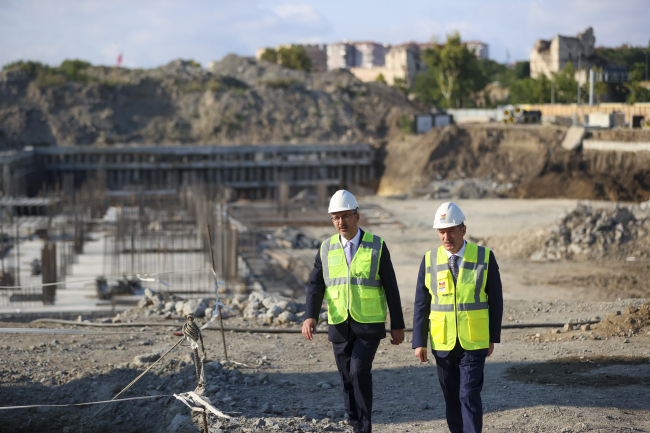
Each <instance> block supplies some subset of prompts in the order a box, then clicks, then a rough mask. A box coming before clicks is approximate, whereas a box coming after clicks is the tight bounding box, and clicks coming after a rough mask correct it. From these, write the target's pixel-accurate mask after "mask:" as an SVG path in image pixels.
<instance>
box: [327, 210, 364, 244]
mask: <svg viewBox="0 0 650 433" xmlns="http://www.w3.org/2000/svg"><path fill="white" fill-rule="evenodd" d="M332 224H334V228H336V231H337V232H339V234H340V235H341V236H343V237H344V238H345V239H347V240H350V239H352V238H353V237H355V236H356V234H357V229H358V227H359V213H358V212H356V211H354V210H346V211H342V212H333V213H332Z"/></svg>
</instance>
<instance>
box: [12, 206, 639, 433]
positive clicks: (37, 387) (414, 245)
mask: <svg viewBox="0 0 650 433" xmlns="http://www.w3.org/2000/svg"><path fill="white" fill-rule="evenodd" d="M440 202H441V201H440V200H422V199H409V200H396V199H388V198H378V197H370V198H367V199H364V200H363V201H362V206H363V205H364V204H370V203H372V204H376V205H379V206H381V207H382V208H384V209H386V210H388V211H389V212H390V213H391V215H392V219H391V223H390V224H386V225H381V224H375V225H372V226H368V227H364V223H363V215H362V220H361V224H360V225H361V227H362V228H366V229H367V230H369V231H371V232H372V233H374V234H377V235H379V236H382V237H383V238H384V239H385V241H386V244H387V245H388V247H389V249H390V252H391V257H392V260H393V264H394V266H395V270H396V274H397V276H398V282H399V285H400V292H401V294H402V303H403V309H404V313H405V316H406V317H405V318H406V322H407V326H410V323H412V315H413V307H412V302H413V297H414V291H415V280H416V277H417V271H418V269H419V266H420V261H421V258H422V256H423V254H424V253H425V252H426V251H427V250H430V249H434V248H437V246H438V245H439V241H438V240H437V236H436V233H435V231H434V230H433V229H432V228H431V224H432V219H433V215H434V213H435V210H436V208H437V207H438V206H439V205H440ZM456 202H457V203H458V204H459V205H460V206H461V208H462V209H463V210H464V212H465V214H466V215H467V218H468V220H467V226H468V236H470V237H471V238H472V239H476V240H479V241H480V242H482V243H484V244H485V245H486V246H488V247H492V248H493V250H494V252H495V255H496V258H497V261H498V263H499V266H500V270H501V277H502V281H503V286H504V297H505V311H504V318H503V323H504V324H506V325H517V326H520V325H525V324H533V325H535V324H540V325H545V324H552V323H557V324H559V325H561V324H565V323H569V322H571V323H576V322H583V321H602V320H605V322H603V323H601V324H597V325H593V328H591V329H590V328H588V327H586V326H585V327H583V328H582V329H573V328H572V327H563V326H557V327H541V326H540V327H534V326H533V327H526V328H515V329H504V330H503V332H502V340H501V344H497V345H496V349H495V352H494V354H493V355H492V356H491V357H490V358H488V362H487V365H486V369H485V383H484V387H483V393H482V396H483V405H484V410H485V428H484V430H485V431H488V432H564V433H567V432H628V431H640V432H643V431H646V432H647V431H650V387H649V385H650V382H649V380H650V379H649V378H650V317H648V311H649V310H648V308H647V307H646V308H641V310H638V311H637V308H639V307H642V306H643V305H644V304H646V303H647V302H648V300H649V299H648V298H650V287H649V286H648V284H647V281H648V279H649V277H650V271H649V269H650V259H649V258H648V255H647V251H645V250H644V251H633V252H632V253H633V254H635V255H634V257H635V259H634V260H628V259H627V257H622V256H620V257H619V255H614V254H613V255H611V256H608V255H605V256H603V257H601V258H600V259H598V260H596V259H594V260H591V259H588V258H586V257H585V258H582V259H579V258H576V259H574V260H565V261H558V262H532V261H530V260H529V258H530V255H531V254H532V253H533V252H534V251H535V250H536V249H539V247H540V244H541V243H542V241H543V240H544V239H545V237H547V236H548V229H549V228H550V227H552V226H554V225H556V224H557V217H558V215H559V214H561V213H563V212H567V211H570V210H571V209H573V208H574V207H575V206H576V201H575V200H509V199H508V200H503V199H502V200H499V199H494V200H493V199H483V200H458V201H456ZM592 205H593V206H594V207H599V206H603V207H606V208H608V209H613V208H614V207H615V204H613V203H606V202H602V203H600V202H599V203H592ZM304 230H305V232H306V233H308V234H310V235H312V236H314V237H318V238H321V239H322V238H325V237H326V236H331V234H333V233H334V232H333V229H327V228H322V227H320V228H318V227H312V228H305V229H304ZM148 320H155V319H153V316H152V317H151V318H149V319H148ZM161 320H162V319H161ZM166 323H168V325H167V326H160V327H137V328H129V327H124V328H94V327H93V328H87V327H83V326H74V327H71V326H67V325H60V324H39V325H36V324H32V325H27V324H18V323H8V322H7V323H2V324H0V326H2V327H3V328H15V327H30V328H56V329H61V328H66V329H73V328H76V329H78V330H92V331H102V330H103V331H107V332H123V333H124V334H107V335H51V334H16V333H5V332H0V360H1V361H0V406H12V405H28V404H65V403H71V402H74V403H81V402H87V401H97V400H108V399H110V398H112V397H113V396H114V395H115V394H116V393H117V392H119V390H120V389H122V388H123V387H124V386H126V385H127V384H128V383H130V382H131V381H132V380H133V379H134V378H135V377H136V376H137V375H138V374H140V372H142V371H143V369H144V368H145V367H144V366H143V365H138V364H136V363H135V360H134V358H135V357H136V355H142V354H143V353H150V352H156V351H160V350H161V349H165V348H169V347H171V345H173V344H174V343H175V342H176V341H177V339H178V338H179V337H177V336H173V334H172V332H173V331H178V330H179V329H180V327H181V326H182V322H177V323H174V322H169V321H166ZM224 325H225V326H227V327H256V328H257V327H259V326H260V324H259V321H258V320H257V319H243V318H237V317H233V318H229V319H226V320H225V321H224ZM324 326H325V325H324V324H321V328H320V329H321V331H320V333H319V334H317V337H316V339H315V340H314V341H313V342H309V341H307V340H305V339H304V338H303V337H302V336H301V335H300V334H298V333H283V334H276V333H274V331H273V330H272V329H271V328H272V327H267V329H269V331H268V332H265V331H262V332H251V333H233V332H228V333H226V338H227V341H228V354H229V357H230V359H231V360H234V361H238V362H240V363H244V364H246V365H247V366H237V367H236V369H237V370H239V371H240V372H241V375H240V373H229V374H227V375H226V374H224V373H223V370H222V369H214V370H213V369H210V368H207V369H206V372H207V373H208V374H207V380H208V385H207V387H206V388H207V389H208V392H207V395H208V396H209V397H210V399H211V401H212V402H213V403H214V405H215V406H216V407H218V408H219V409H221V410H223V411H225V412H227V413H230V414H231V415H232V416H233V417H234V418H233V419H231V420H218V419H217V418H212V417H210V418H209V419H210V422H209V423H210V425H211V431H212V432H215V433H216V432H219V431H227V432H265V431H290V432H303V431H308V432H312V431H351V428H350V427H349V426H348V425H346V422H345V420H344V419H343V418H342V412H341V411H342V409H343V397H342V391H341V387H340V385H339V377H338V373H337V371H336V367H335V364H334V359H333V355H332V349H331V345H330V344H329V343H328V342H327V334H326V329H325V327H324ZM288 329H292V330H294V332H295V331H297V330H298V329H299V325H298V324H295V325H293V326H288ZM630 330H632V331H630ZM55 340H56V341H55ZM220 340H221V338H220V336H219V333H218V332H216V331H206V333H205V343H206V350H207V352H208V358H209V360H210V361H213V360H217V359H223V349H222V347H221V341H220ZM410 340H411V333H407V342H405V343H404V344H403V345H400V346H392V345H391V344H390V342H389V340H388V339H386V340H384V341H383V342H382V344H381V345H380V348H379V351H378V353H377V357H376V359H375V362H374V367H373V378H374V389H375V404H374V410H373V412H374V413H373V420H374V425H375V429H374V430H375V431H377V432H395V431H404V432H407V431H409V432H421V431H427V432H444V431H448V430H447V428H446V422H445V407H444V400H443V396H442V392H441V390H440V386H439V384H438V381H437V376H436V369H435V362H434V361H433V360H432V359H430V360H429V362H428V363H426V364H420V363H419V362H418V361H417V360H416V358H415V357H414V356H413V350H412V349H411V344H410ZM190 353H191V350H190V348H189V347H181V348H178V349H176V350H174V351H173V352H171V353H170V355H168V356H167V358H165V360H164V362H161V365H160V366H156V367H154V368H153V369H152V371H151V373H148V374H147V375H145V376H144V377H143V379H141V380H140V381H139V382H138V383H137V384H136V385H135V386H134V387H133V390H132V391H129V392H128V393H127V394H126V396H127V397H137V396H146V395H165V396H170V395H172V394H173V393H178V392H185V391H189V390H192V389H194V386H195V383H196V377H195V372H194V366H193V365H192V363H191V362H190V361H191V357H190V356H189V355H190ZM430 358H432V357H430ZM172 360H173V361H174V362H172ZM233 368H235V367H234V366H232V365H231V366H225V367H224V369H225V370H232V369H233ZM233 377H238V379H236V380H232V379H231V378H233ZM246 378H249V379H246ZM325 382H327V384H325ZM330 385H331V386H330ZM268 404H270V405H272V406H273V408H272V409H270V408H269V405H268ZM99 407H100V406H93V407H62V408H38V409H16V410H11V411H2V412H0V413H1V414H2V420H3V422H2V423H0V432H4V431H7V432H9V431H11V432H14V431H25V432H27V431H44V432H45V431H47V432H49V431H52V432H55V431H57V432H59V431H63V432H73V431H76V430H77V429H78V428H79V427H80V426H81V423H82V422H83V421H84V420H86V419H87V418H88V417H89V416H91V415H92V414H93V413H94V412H95V411H96V410H97V409H98V408H99ZM183 416H186V417H187V418H183ZM189 417H190V411H189V409H188V408H187V407H186V406H185V405H183V404H182V403H181V402H179V401H178V400H175V399H174V398H173V397H161V398H159V399H156V400H140V401H128V402H123V403H117V404H113V405H111V406H110V407H109V408H107V409H106V410H105V411H104V412H103V413H102V414H101V415H99V416H98V417H97V418H95V419H94V420H93V421H92V422H91V424H89V425H88V426H86V427H85V428H84V431H124V432H139V431H147V432H148V431H156V432H158V431H159V432H164V431H178V432H184V431H187V432H190V431H192V432H194V431H200V430H199V427H200V424H199V423H198V419H199V418H195V419H194V422H192V421H191V420H190V418H189ZM314 420H315V421H314Z"/></svg>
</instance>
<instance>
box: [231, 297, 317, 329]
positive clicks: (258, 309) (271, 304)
mask: <svg viewBox="0 0 650 433" xmlns="http://www.w3.org/2000/svg"><path fill="white" fill-rule="evenodd" d="M304 309H305V307H304V305H303V304H297V303H295V302H293V301H291V300H290V299H288V298H285V297H282V296H279V295H275V294H271V293H265V292H253V293H251V294H250V296H249V297H248V303H247V304H246V307H245V308H244V318H245V319H252V318H259V319H262V320H263V321H264V322H265V323H267V324H269V325H271V324H274V325H282V324H286V323H294V322H296V321H297V320H298V319H299V316H302V315H303V314H304Z"/></svg>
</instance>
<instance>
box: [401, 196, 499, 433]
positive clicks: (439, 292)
mask: <svg viewBox="0 0 650 433" xmlns="http://www.w3.org/2000/svg"><path fill="white" fill-rule="evenodd" d="M433 228H435V229H437V230H438V237H439V238H440V242H442V246H440V247H439V248H438V249H437V250H433V251H429V252H428V253H426V254H425V256H424V258H423V259H422V264H421V265H420V273H419V275H418V282H417V286H416V289H415V290H416V292H415V309H414V312H413V349H415V356H416V357H417V358H418V359H419V360H420V361H421V362H427V335H429V336H430V341H431V349H432V352H433V355H434V357H435V359H436V367H437V370H438V380H439V382H440V386H441V387H442V392H443V394H444V396H445V404H446V407H447V425H448V426H449V430H450V431H451V432H452V433H470V432H471V433H474V432H480V431H481V430H482V428H483V407H482V403H481V389H482V387H483V367H484V366H485V358H486V357H487V356H490V355H491V354H492V351H493V350H494V343H499V342H500V338H501V316H502V315H503V295H502V292H501V276H500V275H499V266H498V265H497V262H496V259H495V258H494V253H492V251H490V249H489V248H485V247H481V246H479V245H476V244H473V243H470V242H467V241H465V240H464V239H463V237H464V236H465V234H466V232H467V227H466V226H465V215H464V214H463V212H462V211H461V210H460V208H459V207H458V206H457V205H455V204H454V203H450V202H448V203H443V204H442V205H441V206H440V207H439V208H438V210H437V211H436V216H435V220H434V222H433Z"/></svg>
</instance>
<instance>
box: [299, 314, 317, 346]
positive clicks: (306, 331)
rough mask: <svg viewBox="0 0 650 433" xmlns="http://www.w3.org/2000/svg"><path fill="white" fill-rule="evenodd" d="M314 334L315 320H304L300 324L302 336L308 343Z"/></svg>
mask: <svg viewBox="0 0 650 433" xmlns="http://www.w3.org/2000/svg"><path fill="white" fill-rule="evenodd" d="M315 333H316V319H305V321H304V322H302V335H303V336H304V337H305V338H306V339H307V340H309V341H311V340H312V339H313V338H314V334H315Z"/></svg>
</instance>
